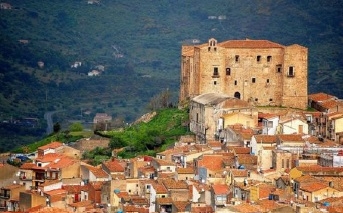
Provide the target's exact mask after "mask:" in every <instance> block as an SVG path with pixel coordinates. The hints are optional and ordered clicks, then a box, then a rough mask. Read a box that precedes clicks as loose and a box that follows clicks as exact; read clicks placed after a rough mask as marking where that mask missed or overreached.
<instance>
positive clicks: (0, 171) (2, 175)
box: [0, 162, 21, 187]
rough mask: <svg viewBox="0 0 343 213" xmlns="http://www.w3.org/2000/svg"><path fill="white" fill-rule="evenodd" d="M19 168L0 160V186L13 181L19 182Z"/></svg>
mask: <svg viewBox="0 0 343 213" xmlns="http://www.w3.org/2000/svg"><path fill="white" fill-rule="evenodd" d="M18 172H20V169H18V167H15V166H12V165H10V164H8V163H5V162H0V180H1V183H0V187H3V186H6V185H9V184H12V183H13V181H16V182H18V183H19V181H20V179H21V178H20V177H21V176H19V177H18V176H17V174H18Z"/></svg>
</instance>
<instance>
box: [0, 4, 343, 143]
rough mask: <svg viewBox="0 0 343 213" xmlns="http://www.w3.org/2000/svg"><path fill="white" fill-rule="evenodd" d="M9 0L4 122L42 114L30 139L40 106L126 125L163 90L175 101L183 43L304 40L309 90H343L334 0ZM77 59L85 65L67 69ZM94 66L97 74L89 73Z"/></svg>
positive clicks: (4, 16)
mask: <svg viewBox="0 0 343 213" xmlns="http://www.w3.org/2000/svg"><path fill="white" fill-rule="evenodd" d="M2 2H3V1H2ZM6 2H7V3H9V4H11V5H12V9H11V10H0V13H1V14H0V31H1V34H0V42H1V44H3V45H1V48H0V68H1V69H0V81H1V84H0V91H1V94H0V101H1V105H0V112H1V114H0V119H1V120H12V118H14V119H17V118H23V117H34V118H38V119H39V121H40V125H39V127H40V130H43V131H35V133H34V134H29V135H30V138H28V141H32V140H34V139H35V138H37V137H41V136H42V132H44V128H45V126H44V125H45V123H44V120H43V114H44V112H46V111H55V110H61V109H62V110H64V112H63V113H58V114H56V116H55V117H54V122H60V123H62V124H64V126H67V125H68V121H69V120H81V121H85V122H89V121H91V120H92V118H93V116H94V115H95V113H97V112H106V113H108V114H111V115H112V116H113V117H115V118H116V117H120V118H122V119H123V120H125V121H126V122H131V121H133V120H135V118H136V117H138V116H139V115H142V114H143V113H145V112H146V108H145V107H146V105H147V104H148V102H149V101H150V99H151V98H152V97H153V96H154V95H156V94H158V93H159V92H161V91H162V90H165V89H169V91H171V93H172V98H171V100H172V102H174V103H176V101H177V98H178V97H177V96H178V89H179V67H180V51H181V50H180V48H181V45H182V44H183V43H189V42H191V41H193V39H197V40H199V42H201V43H202V42H206V41H207V40H208V39H209V38H210V37H214V38H216V39H217V40H218V41H224V40H228V39H244V38H251V39H267V40H271V41H274V42H277V43H280V44H284V45H290V44H293V43H297V44H300V45H303V46H306V47H308V48H309V92H310V93H314V92H319V91H323V92H327V93H330V94H333V95H336V96H338V97H343V87H342V86H341V84H340V82H341V81H342V80H343V72H342V68H343V61H342V59H341V56H342V55H343V49H342V48H339V47H341V46H342V42H343V38H342V35H343V34H342V29H343V28H342V27H343V21H342V20H343V2H342V1H339V0H333V1H329V2H325V3H323V1H319V0H315V1H290V0H276V1H271V0H259V1H252V0H246V1H237V0H231V1H227V0H213V1H195V0H188V1H167V0H159V1H158V2H156V1H152V0H148V1H144V3H142V1H138V0H130V1H110V0H102V1H100V4H88V2H87V1H86V0H75V1H66V0H60V1H56V0H52V1H44V2H42V1H37V0H33V1H19V0H8V1H6ZM219 17H220V18H219ZM38 61H42V62H44V66H42V67H41V68H40V67H39V66H38V64H37V62H38ZM75 62H82V65H81V66H79V67H77V68H73V67H71V66H72V65H73V64H74V63H75ZM99 65H101V66H103V67H104V71H103V72H102V73H101V75H100V76H92V77H90V76H88V75H87V74H88V72H90V71H91V70H93V69H98V67H99ZM30 131H31V129H28V130H25V131H24V132H26V133H27V132H30ZM1 134H6V131H2V132H1ZM21 136H22V134H19V135H18V136H15V138H14V139H11V137H8V138H6V140H3V141H1V142H2V143H7V144H10V145H8V146H6V149H7V148H11V147H12V146H17V145H18V143H20V144H25V143H26V142H28V141H25V138H26V137H24V138H23V137H21ZM9 140H14V141H16V143H8V142H9Z"/></svg>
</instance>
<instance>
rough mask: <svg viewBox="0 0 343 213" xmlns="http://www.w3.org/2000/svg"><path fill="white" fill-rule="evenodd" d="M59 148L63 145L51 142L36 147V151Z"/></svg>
mask: <svg viewBox="0 0 343 213" xmlns="http://www.w3.org/2000/svg"><path fill="white" fill-rule="evenodd" d="M61 146H63V143H61V142H57V141H55V142H51V143H49V144H47V145H44V146H41V147H38V149H40V150H47V149H56V148H58V147H61Z"/></svg>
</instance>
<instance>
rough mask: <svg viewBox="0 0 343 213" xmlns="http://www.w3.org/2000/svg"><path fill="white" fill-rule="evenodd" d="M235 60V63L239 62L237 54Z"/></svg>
mask: <svg viewBox="0 0 343 213" xmlns="http://www.w3.org/2000/svg"><path fill="white" fill-rule="evenodd" d="M235 62H236V63H238V62H239V55H235Z"/></svg>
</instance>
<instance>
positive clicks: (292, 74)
mask: <svg viewBox="0 0 343 213" xmlns="http://www.w3.org/2000/svg"><path fill="white" fill-rule="evenodd" d="M287 76H288V77H294V67H293V66H290V67H289V68H288V73H287Z"/></svg>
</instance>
